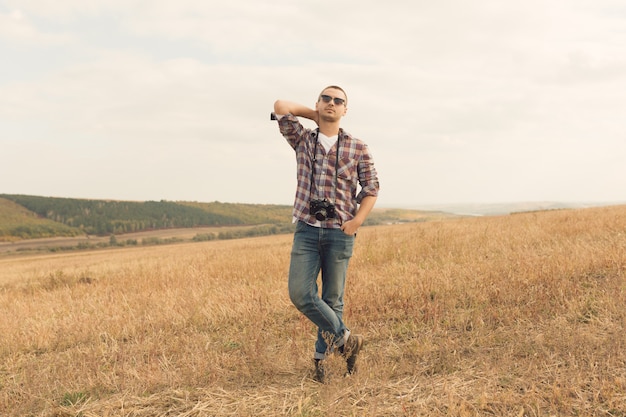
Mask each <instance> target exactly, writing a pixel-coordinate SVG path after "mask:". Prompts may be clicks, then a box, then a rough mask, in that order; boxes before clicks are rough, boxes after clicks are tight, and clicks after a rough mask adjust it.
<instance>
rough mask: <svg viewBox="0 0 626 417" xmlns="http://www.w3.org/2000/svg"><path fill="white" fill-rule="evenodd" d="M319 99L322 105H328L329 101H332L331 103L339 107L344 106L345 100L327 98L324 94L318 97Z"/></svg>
mask: <svg viewBox="0 0 626 417" xmlns="http://www.w3.org/2000/svg"><path fill="white" fill-rule="evenodd" d="M320 98H321V99H322V101H323V102H324V103H330V100H332V101H333V103H335V105H336V106H341V105H342V104H345V102H346V101H345V100H344V99H342V98H339V97H331V96H327V95H326V94H322V95H321V96H320Z"/></svg>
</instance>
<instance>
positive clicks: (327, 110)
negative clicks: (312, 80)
mask: <svg viewBox="0 0 626 417" xmlns="http://www.w3.org/2000/svg"><path fill="white" fill-rule="evenodd" d="M342 101H343V102H342ZM315 109H316V110H317V112H318V114H319V116H320V119H322V120H325V121H328V122H335V121H337V120H339V119H341V118H342V117H343V116H344V115H345V114H346V112H347V111H348V106H347V103H346V95H345V94H344V93H343V91H341V90H337V89H335V88H327V89H326V90H324V91H322V94H320V96H319V98H318V99H317V103H315Z"/></svg>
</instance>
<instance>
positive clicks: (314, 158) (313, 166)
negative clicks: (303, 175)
mask: <svg viewBox="0 0 626 417" xmlns="http://www.w3.org/2000/svg"><path fill="white" fill-rule="evenodd" d="M316 130H317V134H316V135H315V146H314V148H313V158H312V159H311V182H310V183H309V198H312V196H313V184H315V191H316V192H318V193H319V188H318V186H317V182H316V181H315V168H316V165H317V146H318V142H319V135H320V129H319V128H317V129H316ZM340 137H341V129H340V130H339V132H338V133H337V155H336V157H335V192H334V193H333V204H335V201H336V200H337V169H338V168H339V145H340V143H339V138H340ZM329 153H330V150H329ZM318 197H322V196H318Z"/></svg>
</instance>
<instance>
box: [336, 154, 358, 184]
mask: <svg viewBox="0 0 626 417" xmlns="http://www.w3.org/2000/svg"><path fill="white" fill-rule="evenodd" d="M355 177H356V161H355V160H354V159H350V158H339V162H338V163H337V178H338V179H339V181H348V182H351V181H353V180H354V178H355Z"/></svg>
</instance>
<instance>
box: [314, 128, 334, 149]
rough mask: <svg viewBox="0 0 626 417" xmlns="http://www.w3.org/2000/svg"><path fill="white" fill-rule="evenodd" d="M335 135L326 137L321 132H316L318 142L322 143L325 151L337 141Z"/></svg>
mask: <svg viewBox="0 0 626 417" xmlns="http://www.w3.org/2000/svg"><path fill="white" fill-rule="evenodd" d="M337 136H338V135H335V136H331V137H328V136H326V135H325V134H323V133H322V132H318V134H317V140H318V141H319V143H321V144H322V146H323V147H324V150H325V151H326V153H328V151H330V148H332V147H333V145H334V144H335V142H337Z"/></svg>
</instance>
